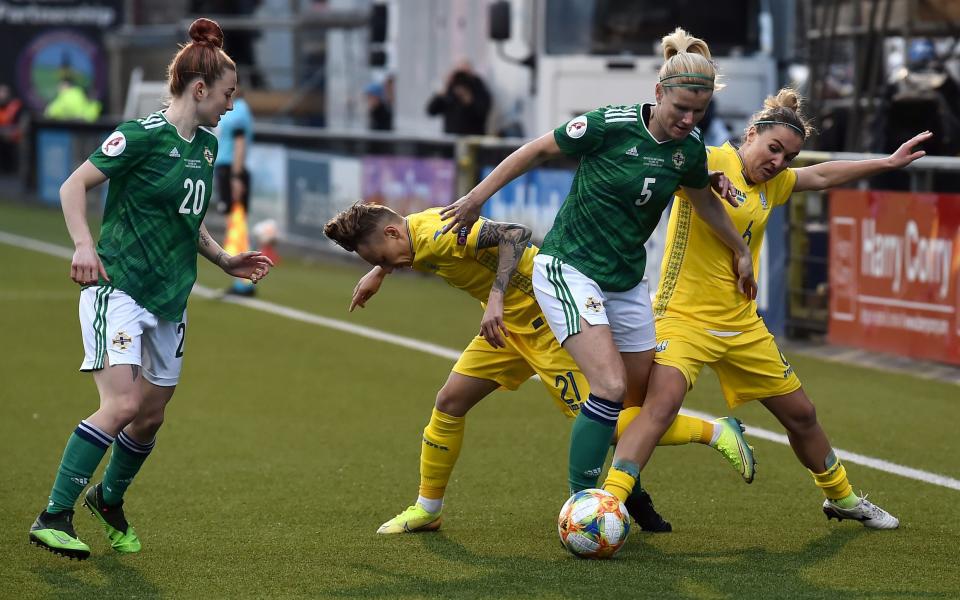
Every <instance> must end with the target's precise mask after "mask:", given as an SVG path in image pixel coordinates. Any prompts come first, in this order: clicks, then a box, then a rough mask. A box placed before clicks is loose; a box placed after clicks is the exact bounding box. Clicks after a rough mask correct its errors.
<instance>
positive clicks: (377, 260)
mask: <svg viewBox="0 0 960 600" xmlns="http://www.w3.org/2000/svg"><path fill="white" fill-rule="evenodd" d="M443 226H444V224H443V222H442V221H441V218H440V215H439V210H438V209H430V210H426V211H423V212H420V213H415V214H411V215H409V216H407V217H406V218H404V217H402V216H400V215H399V214H397V213H396V212H394V211H393V210H391V209H390V208H387V207H384V206H378V205H374V204H357V205H354V206H353V207H351V208H349V209H348V210H346V211H343V212H342V213H340V214H339V215H337V216H336V217H335V218H333V219H332V220H331V221H330V222H329V223H327V224H326V227H325V228H324V232H325V233H326V235H327V237H329V238H330V239H332V240H334V241H335V242H336V243H338V244H339V245H340V246H342V247H343V248H345V249H346V250H349V251H351V252H356V253H357V254H359V255H360V257H361V258H363V259H364V260H366V261H367V262H368V263H370V264H372V265H374V268H373V269H372V270H371V271H370V272H369V273H367V275H365V276H364V277H363V278H362V279H361V280H360V282H359V283H358V284H357V286H356V288H355V289H354V293H353V299H352V301H351V304H350V310H351V311H352V310H353V309H354V308H355V307H357V306H360V307H364V306H365V304H366V302H367V301H368V300H369V299H370V298H371V297H372V296H373V295H374V294H375V293H377V291H378V290H379V288H380V285H381V284H382V282H383V280H384V278H385V277H386V276H387V275H388V274H389V273H391V272H392V271H393V270H394V269H399V268H406V267H412V268H413V269H415V270H417V271H422V272H426V273H433V274H435V275H437V276H439V277H441V278H442V279H444V280H445V281H447V282H448V283H449V284H450V285H452V286H453V287H455V288H458V289H462V290H464V291H465V292H467V293H469V294H470V295H471V296H473V297H474V298H476V299H477V300H479V301H480V302H481V304H482V305H483V306H484V315H483V319H482V320H481V323H480V333H479V335H477V337H475V338H474V339H473V340H472V341H471V342H470V344H469V345H468V346H467V348H466V349H465V350H464V351H463V354H462V355H461V356H460V358H459V360H457V362H456V364H455V365H454V366H453V370H452V372H451V373H450V375H449V377H448V379H447V382H446V383H445V384H444V386H443V387H442V388H441V389H440V391H439V392H438V394H437V398H436V404H435V406H434V409H433V413H432V414H431V417H430V421H429V423H428V424H427V427H426V429H424V431H423V439H422V442H421V451H420V489H419V496H418V498H417V501H416V502H415V503H414V505H413V506H411V507H409V508H408V509H407V510H405V511H403V512H401V513H400V514H399V515H397V516H396V517H394V518H393V519H391V520H389V521H387V522H386V523H384V524H383V525H381V526H380V529H378V533H403V532H412V531H427V530H434V529H437V528H439V527H440V522H441V516H440V515H441V509H442V508H443V497H444V493H445V490H446V487H447V483H448V481H449V480H450V475H451V473H452V471H453V467H454V465H455V463H456V461H457V458H458V456H459V454H460V449H461V446H462V444H463V436H464V426H465V420H466V414H467V412H468V411H469V410H470V409H471V408H473V406H475V405H476V404H477V403H478V402H480V401H481V400H483V398H485V397H486V396H487V395H489V394H490V393H491V392H493V391H495V390H496V389H498V388H500V387H504V388H506V389H509V390H515V389H517V387H519V386H520V385H521V384H522V383H523V382H524V381H526V380H527V379H529V378H530V377H531V376H533V375H534V374H537V375H539V376H540V379H541V381H542V382H543V385H544V386H545V387H546V388H547V391H548V392H549V393H550V395H551V396H552V397H553V399H554V400H555V401H556V403H557V404H558V406H559V407H560V409H561V410H562V411H563V412H564V414H565V415H567V416H568V417H570V418H574V417H576V415H577V414H578V413H579V412H580V409H581V407H582V406H583V403H584V401H585V400H586V398H587V396H588V394H589V389H588V387H587V383H586V379H585V378H584V376H583V374H582V373H581V372H580V370H579V369H578V368H577V366H576V363H574V361H573V359H572V358H571V357H570V355H569V354H567V352H566V351H565V350H564V349H563V348H562V347H561V346H560V344H559V343H558V342H557V340H556V338H555V337H554V336H553V333H552V332H551V330H550V328H549V327H548V326H547V323H546V320H545V318H544V316H543V313H542V312H541V311H540V307H539V306H538V305H537V302H536V300H535V298H534V292H533V287H532V283H531V277H532V274H533V259H534V257H535V256H536V254H537V251H538V249H537V247H536V246H533V245H532V244H530V243H529V241H528V240H529V239H530V230H529V229H528V228H526V227H524V226H522V225H517V224H513V223H498V222H495V221H489V220H486V219H482V220H480V221H479V222H477V223H474V224H473V225H472V226H471V227H470V228H462V229H460V230H458V231H456V232H451V233H448V234H443V233H441V231H442V229H443ZM641 397H642V396H641ZM690 442H698V443H702V444H709V445H711V446H712V447H714V448H716V449H717V450H719V451H720V452H721V453H722V454H723V455H724V456H726V457H727V459H728V460H729V461H730V462H731V463H732V464H733V465H734V467H735V468H736V469H737V470H738V471H740V472H741V474H742V475H743V476H744V477H745V478H752V476H753V463H752V461H750V462H748V463H747V465H748V468H749V473H747V472H746V471H745V467H744V464H745V463H744V461H742V460H741V456H742V453H743V452H749V449H748V446H747V443H746V441H745V440H744V439H743V436H742V433H741V429H740V427H739V424H738V423H736V422H735V421H734V420H732V419H720V420H718V421H716V422H714V423H710V422H707V421H703V420H701V419H696V418H693V417H688V416H685V415H679V416H678V417H677V419H676V421H675V422H674V424H673V426H671V427H670V429H669V430H668V431H667V432H666V433H665V434H664V436H663V439H661V440H660V443H661V444H663V445H678V444H687V443H690ZM580 445H581V444H580V442H579V440H578V437H577V430H574V431H573V432H572V434H571V441H570V460H569V469H570V477H569V482H570V487H571V489H572V490H573V491H577V490H581V489H585V488H588V487H596V484H597V477H598V475H599V471H598V470H592V472H585V469H584V468H583V461H582V460H581V459H580V456H579V452H580V449H579V446H580ZM627 506H628V510H629V511H630V514H631V515H632V516H633V517H634V518H635V519H636V520H637V521H638V523H640V525H641V527H642V528H643V529H645V530H648V531H669V530H670V524H669V523H667V522H665V521H663V520H662V519H661V517H660V515H658V514H657V512H656V511H655V510H654V508H653V504H652V502H651V500H650V497H649V495H648V494H646V492H644V491H643V490H642V489H638V491H637V493H635V494H633V495H631V497H630V499H629V500H628V503H627Z"/></svg>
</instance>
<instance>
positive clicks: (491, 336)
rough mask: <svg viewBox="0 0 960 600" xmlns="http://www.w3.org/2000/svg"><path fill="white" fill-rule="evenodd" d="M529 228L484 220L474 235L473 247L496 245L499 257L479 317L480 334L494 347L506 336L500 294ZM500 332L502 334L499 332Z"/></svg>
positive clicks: (500, 344) (504, 289)
mask: <svg viewBox="0 0 960 600" xmlns="http://www.w3.org/2000/svg"><path fill="white" fill-rule="evenodd" d="M531 235H533V232H532V231H531V230H530V228H529V227H525V226H523V225H519V224H517V223H498V222H497V221H484V222H483V225H482V226H481V229H480V234H479V235H478V236H477V248H478V249H479V248H492V247H493V246H496V247H497V250H498V252H499V259H498V261H497V275H496V278H495V279H494V280H493V285H492V286H490V295H489V296H488V297H487V309H486V310H485V311H484V313H483V319H482V320H481V321H480V335H482V336H483V337H484V339H486V340H487V342H489V344H490V345H491V346H493V347H494V348H503V347H505V346H506V345H507V344H506V342H504V340H503V338H504V337H509V336H510V333H509V332H508V331H507V326H506V325H504V323H503V296H504V295H505V294H506V292H507V286H509V285H510V278H511V277H513V273H514V271H516V270H517V265H519V264H520V259H521V258H523V253H524V251H526V249H527V245H528V244H529V243H530V236H531ZM501 334H502V335H501Z"/></svg>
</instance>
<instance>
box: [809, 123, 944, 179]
mask: <svg viewBox="0 0 960 600" xmlns="http://www.w3.org/2000/svg"><path fill="white" fill-rule="evenodd" d="M932 137H933V133H931V132H929V131H924V132H923V133H919V134H917V135H915V136H913V137H912V138H910V139H909V140H907V141H906V142H904V143H903V144H902V145H901V146H900V147H899V148H897V151H896V152H894V153H893V154H891V155H890V156H888V157H886V158H874V159H870V160H831V161H829V162H825V163H820V164H816V165H811V166H809V167H802V168H800V169H797V170H796V173H797V183H796V184H794V186H793V191H795V192H805V191H808V190H825V189H827V188H832V187H836V186H838V185H843V184H845V183H850V182H851V181H857V180H858V179H863V178H864V177H871V176H873V175H878V174H880V173H883V172H885V171H892V170H894V169H902V168H903V167H905V166H907V165H909V164H910V163H912V162H913V161H915V160H917V159H918V158H921V157H924V156H926V155H927V153H926V152H925V151H923V150H915V148H916V146H917V145H918V144H922V143H924V142H926V141H928V140H929V139H930V138H932Z"/></svg>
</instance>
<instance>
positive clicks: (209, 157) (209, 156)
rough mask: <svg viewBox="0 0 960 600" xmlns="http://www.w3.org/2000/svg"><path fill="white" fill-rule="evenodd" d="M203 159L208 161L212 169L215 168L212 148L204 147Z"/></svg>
mask: <svg viewBox="0 0 960 600" xmlns="http://www.w3.org/2000/svg"><path fill="white" fill-rule="evenodd" d="M203 157H204V158H205V159H207V164H208V165H210V166H211V167H212V166H213V152H210V148H207V147H206V146H204V147H203Z"/></svg>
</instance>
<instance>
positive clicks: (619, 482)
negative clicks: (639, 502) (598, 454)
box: [603, 468, 637, 502]
mask: <svg viewBox="0 0 960 600" xmlns="http://www.w3.org/2000/svg"><path fill="white" fill-rule="evenodd" d="M636 483H637V478H636V477H634V476H633V475H631V474H630V473H627V472H625V471H621V470H620V469H614V468H611V469H610V470H609V471H608V472H607V478H606V480H604V482H603V489H605V490H606V491H608V492H610V493H611V494H613V495H614V496H616V497H617V498H619V499H620V502H626V501H627V498H629V497H630V494H631V492H633V486H634V485H636Z"/></svg>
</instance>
